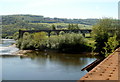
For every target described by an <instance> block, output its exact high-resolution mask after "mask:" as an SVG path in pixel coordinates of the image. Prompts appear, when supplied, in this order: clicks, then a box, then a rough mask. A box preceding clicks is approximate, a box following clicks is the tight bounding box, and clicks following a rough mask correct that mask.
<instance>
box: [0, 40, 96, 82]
mask: <svg viewBox="0 0 120 82" xmlns="http://www.w3.org/2000/svg"><path fill="white" fill-rule="evenodd" d="M7 41H8V42H7ZM7 41H6V40H5V42H4V43H3V44H2V46H4V47H8V46H9V45H11V44H8V43H9V40H7ZM10 43H12V41H11V42H10ZM7 44H8V45H7ZM6 49H8V48H6ZM9 49H10V48H9ZM12 51H17V48H15V47H13V48H12V47H11V49H10V50H7V51H6V52H4V53H2V55H3V56H0V59H2V79H3V80H79V79H80V78H81V77H82V76H84V75H85V74H86V73H87V72H86V71H81V69H82V68H83V67H85V66H86V65H88V64H89V63H91V62H93V61H94V60H96V59H97V58H96V57H86V56H85V54H64V53H57V52H50V51H49V52H48V51H44V52H38V51H36V52H33V53H29V56H28V57H22V56H13V55H12V54H10V53H11V52H12ZM6 53H9V54H6Z"/></svg>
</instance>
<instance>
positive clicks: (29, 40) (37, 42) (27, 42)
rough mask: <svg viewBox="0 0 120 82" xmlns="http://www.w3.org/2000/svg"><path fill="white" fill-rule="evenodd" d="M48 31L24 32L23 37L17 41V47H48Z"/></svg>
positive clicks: (32, 48) (25, 48)
mask: <svg viewBox="0 0 120 82" xmlns="http://www.w3.org/2000/svg"><path fill="white" fill-rule="evenodd" d="M46 39H47V37H46V33H44V32H39V33H34V34H29V33H24V35H23V38H21V39H19V40H18V41H17V47H18V48H20V49H24V50H27V49H31V50H34V49H39V50H41V49H44V48H45V47H46V42H45V40H46Z"/></svg>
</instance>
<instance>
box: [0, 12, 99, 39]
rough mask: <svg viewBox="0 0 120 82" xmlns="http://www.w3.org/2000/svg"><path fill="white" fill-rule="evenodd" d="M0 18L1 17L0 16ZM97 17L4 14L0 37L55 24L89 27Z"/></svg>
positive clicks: (64, 26)
mask: <svg viewBox="0 0 120 82" xmlns="http://www.w3.org/2000/svg"><path fill="white" fill-rule="evenodd" d="M0 18H1V17H0ZM98 20H99V19H67V18H49V17H44V16H40V15H28V14H27V15H24V14H19V15H4V16H2V21H0V23H2V37H3V38H5V37H8V36H10V37H12V36H13V34H14V33H16V32H18V30H19V29H22V30H40V29H52V26H53V25H55V27H56V28H57V29H63V28H64V29H67V28H68V26H69V24H74V25H75V24H78V27H79V28H85V29H88V28H91V26H92V25H94V24H96V23H97V22H98Z"/></svg>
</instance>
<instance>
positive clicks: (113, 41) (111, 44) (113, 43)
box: [103, 35, 119, 56]
mask: <svg viewBox="0 0 120 82" xmlns="http://www.w3.org/2000/svg"><path fill="white" fill-rule="evenodd" d="M105 44H106V46H105V47H104V48H103V49H104V50H105V52H103V54H105V55H106V56H108V55H109V54H110V53H112V52H113V51H114V50H115V49H116V48H117V47H118V45H119V42H118V41H117V36H116V35H114V36H113V37H110V38H109V39H108V42H106V43H105Z"/></svg>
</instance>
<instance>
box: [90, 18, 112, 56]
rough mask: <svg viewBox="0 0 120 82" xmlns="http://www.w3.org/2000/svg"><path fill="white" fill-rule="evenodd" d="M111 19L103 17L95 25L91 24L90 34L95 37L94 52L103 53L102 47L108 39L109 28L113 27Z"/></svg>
mask: <svg viewBox="0 0 120 82" xmlns="http://www.w3.org/2000/svg"><path fill="white" fill-rule="evenodd" d="M112 24H113V19H109V18H104V19H101V20H100V21H99V22H98V23H97V24H96V25H94V26H93V29H92V30H93V31H92V35H93V38H94V39H95V42H96V44H95V46H96V49H95V51H96V52H99V54H103V52H105V50H104V49H103V47H105V46H106V45H105V43H106V42H107V41H108V38H109V37H110V36H109V30H110V29H111V28H113V25H112Z"/></svg>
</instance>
